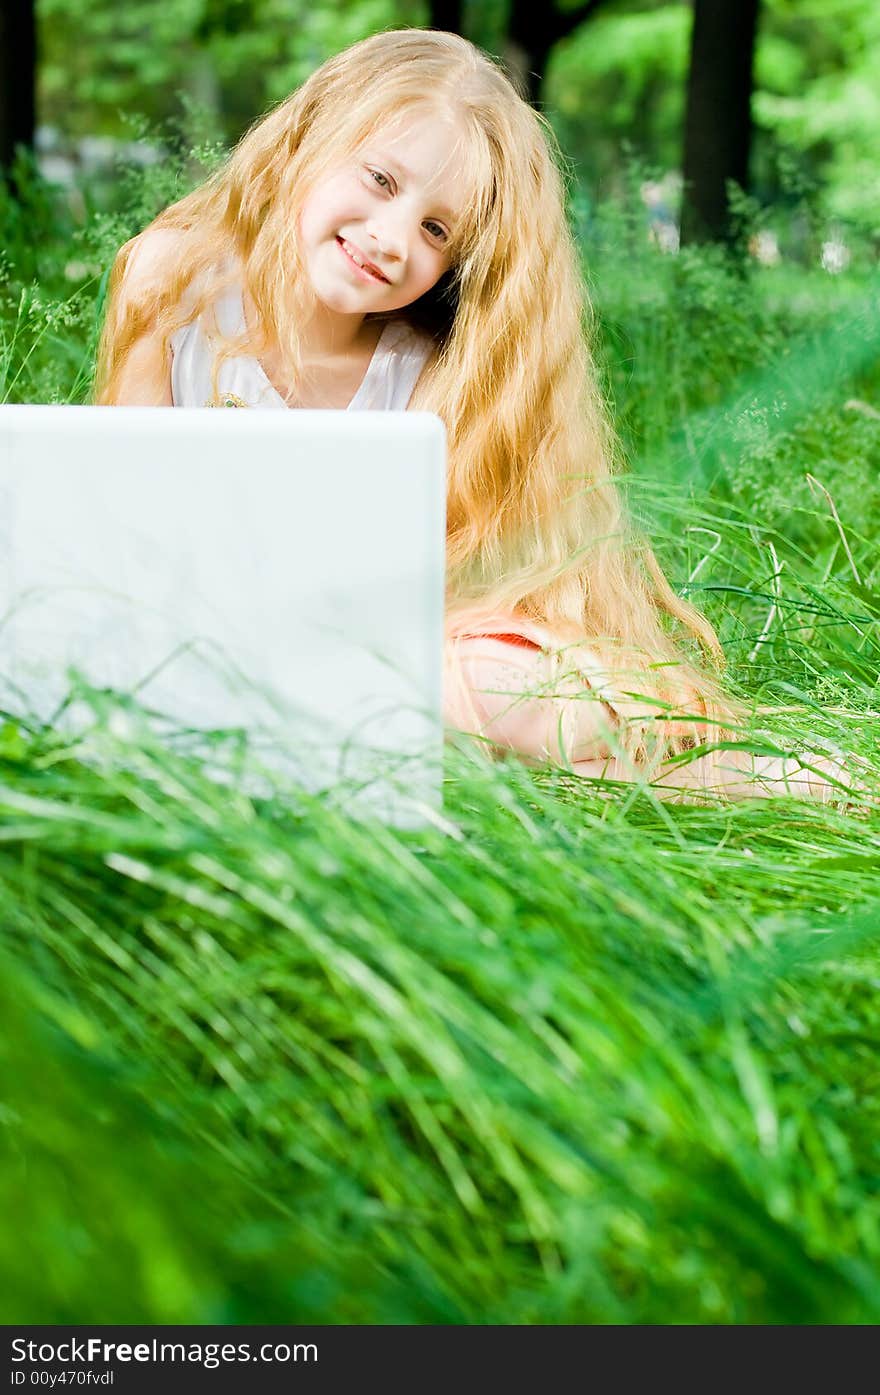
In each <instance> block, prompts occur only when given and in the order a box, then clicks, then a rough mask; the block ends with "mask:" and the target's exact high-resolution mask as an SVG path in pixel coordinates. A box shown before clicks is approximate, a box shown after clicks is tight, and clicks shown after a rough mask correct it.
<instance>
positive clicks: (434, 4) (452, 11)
mask: <svg viewBox="0 0 880 1395" xmlns="http://www.w3.org/2000/svg"><path fill="white" fill-rule="evenodd" d="M463 24H464V0H431V3H430V4H429V5H428V28H429V29H445V30H446V32H447V33H449V34H463V33H464V29H463V27H462V26H463Z"/></svg>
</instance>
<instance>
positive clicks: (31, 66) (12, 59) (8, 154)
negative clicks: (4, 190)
mask: <svg viewBox="0 0 880 1395" xmlns="http://www.w3.org/2000/svg"><path fill="white" fill-rule="evenodd" d="M36 69H37V46H36V15H35V12H34V0H0V167H3V168H4V169H7V170H8V169H10V168H11V166H12V161H13V159H14V157H15V149H16V146H19V145H24V146H27V147H31V146H33V143H34V125H35V121H36V116H35V88H36Z"/></svg>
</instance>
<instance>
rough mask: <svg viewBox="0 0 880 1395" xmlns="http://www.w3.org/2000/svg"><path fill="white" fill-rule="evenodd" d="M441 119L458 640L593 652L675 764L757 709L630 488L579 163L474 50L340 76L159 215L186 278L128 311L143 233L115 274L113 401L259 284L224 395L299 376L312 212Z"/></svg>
mask: <svg viewBox="0 0 880 1395" xmlns="http://www.w3.org/2000/svg"><path fill="white" fill-rule="evenodd" d="M426 108H428V109H430V110H431V111H433V112H434V113H436V114H437V115H438V116H439V117H442V118H443V119H446V120H454V121H455V124H456V128H457V130H458V133H459V136H458V138H459V141H460V149H459V158H458V159H457V167H458V168H459V169H461V171H462V179H463V181H464V183H465V184H466V186H467V187H466V191H465V197H464V204H463V206H464V207H465V208H466V209H467V217H466V218H465V219H464V220H463V225H462V226H461V227H460V228H459V229H457V230H456V232H455V235H454V239H453V242H452V245H451V246H450V253H451V258H452V261H451V267H450V270H449V272H448V273H447V274H446V275H445V276H444V277H443V278H442V280H441V281H440V282H439V283H438V285H437V286H435V287H434V288H433V290H432V291H430V292H429V293H428V294H427V295H426V296H424V297H422V299H421V300H420V301H417V302H416V303H415V304H413V305H412V306H410V307H408V308H407V310H406V311H405V312H398V313H402V314H403V315H404V316H405V317H406V318H408V319H410V320H411V321H412V322H413V323H414V324H416V325H417V326H419V327H420V328H421V329H423V330H426V331H427V332H428V333H430V334H431V335H432V336H433V338H434V340H435V343H436V353H435V355H434V356H433V358H432V359H431V361H430V364H429V368H428V369H427V370H426V371H425V372H424V373H423V375H422V378H421V379H420V381H419V384H418V385H417V387H416V390H415V393H414V395H413V398H412V399H411V403H410V406H411V407H413V408H418V409H421V410H425V411H431V412H436V413H437V415H438V416H439V417H440V418H441V419H442V421H443V422H444V424H445V427H446V432H447V442H448V469H449V473H448V492H447V612H448V617H449V621H448V623H449V626H450V632H451V633H452V634H455V633H459V634H460V633H461V632H462V631H463V630H464V629H467V628H473V626H474V624H475V623H476V621H477V619H478V617H479V616H480V615H481V614H482V615H484V616H490V615H495V614H498V613H502V614H503V613H516V614H518V615H520V616H522V617H523V619H524V620H527V621H531V622H533V623H537V624H538V625H540V626H546V627H547V632H548V633H552V634H553V635H554V636H556V637H557V638H558V640H559V641H560V642H562V643H570V644H573V645H576V646H577V645H583V644H585V643H589V644H590V646H591V649H592V650H593V651H594V652H595V651H596V650H597V649H599V650H600V651H601V653H602V654H603V655H604V656H605V657H606V659H607V663H608V667H609V668H610V669H612V670H614V671H616V672H617V673H618V675H619V681H620V684H622V685H623V687H624V688H625V689H628V690H629V691H632V690H633V688H634V687H635V688H636V689H637V691H639V692H640V693H643V694H645V695H646V696H647V697H648V699H649V703H653V704H654V715H655V716H656V715H659V714H660V713H661V712H662V713H664V714H665V716H664V720H663V722H662V723H661V725H662V728H663V740H662V742H661V745H662V748H663V752H664V755H665V754H675V753H677V752H680V751H683V750H685V749H688V748H689V747H692V746H694V745H696V744H700V742H701V741H702V740H704V739H705V723H706V721H707V720H708V721H709V722H710V723H714V722H717V721H722V720H725V719H727V718H732V717H734V716H735V715H736V709H735V706H734V704H733V703H732V702H730V701H729V700H728V699H727V698H726V697H725V696H724V693H723V690H722V687H721V685H720V682H719V679H718V673H719V671H720V668H721V665H722V662H723V661H722V654H721V647H720V644H719V641H718V639H717V637H716V635H715V632H714V630H713V629H712V626H711V625H710V623H709V622H708V620H707V619H706V618H705V617H704V616H703V615H702V614H701V613H700V612H699V611H698V610H696V609H695V608H694V607H693V606H692V605H690V604H689V603H688V602H687V601H685V600H683V599H682V598H681V597H679V596H678V595H676V594H675V592H674V591H673V589H672V588H671V586H670V585H669V582H668V581H667V579H666V577H665V576H664V575H663V572H662V570H661V568H660V566H659V564H658V562H657V560H656V558H655V556H654V554H653V552H652V550H651V548H650V547H649V545H648V543H647V541H646V540H645V538H644V537H642V536H641V535H639V534H638V533H637V532H636V530H635V529H634V528H633V526H632V522H631V520H630V518H629V517H628V514H627V511H626V509H625V507H624V504H623V500H622V497H621V492H620V490H619V488H618V485H617V484H616V482H615V475H616V474H617V473H618V469H619V458H618V456H619V453H618V449H617V446H616V442H615V438H614V434H613V432H612V430H611V428H610V425H609V421H608V417H607V415H606V411H605V408H604V405H603V402H602V398H601V394H600V390H599V385H598V380H597V373H596V368H595V364H594V361H593V356H592V353H591V347H590V346H591V340H592V333H593V326H592V318H591V309H590V304H589V299H588V295H587V291H586V286H585V283H584V279H583V275H582V272H581V265H580V258H579V255H578V249H577V246H576V244H575V241H574V238H573V236H572V233H571V230H570V227H569V224H568V221H567V217H566V211H565V205H566V186H567V180H568V173H567V170H566V166H565V162H564V159H563V156H562V154H561V152H560V150H559V146H558V144H557V141H556V139H555V136H554V134H553V131H552V128H551V127H550V125H549V123H548V121H547V120H546V118H545V117H544V116H543V115H541V113H539V112H537V111H535V110H534V109H533V108H532V107H531V106H529V105H528V103H527V102H525V101H524V100H523V99H522V98H521V97H520V96H519V94H518V93H517V91H516V90H515V88H514V87H513V85H512V83H511V82H510V81H509V79H508V78H507V76H506V75H505V74H504V72H503V71H502V69H501V68H500V67H499V65H498V64H497V63H496V62H495V61H493V60H492V59H491V58H490V57H488V56H487V55H485V54H484V53H482V52H481V51H480V50H478V49H477V48H475V47H474V46H473V45H472V44H471V43H469V42H468V41H467V40H465V39H463V38H461V37H459V36H458V35H456V34H449V33H443V32H437V31H433V30H422V29H404V30H395V31H390V32H386V33H380V34H376V35H374V36H372V37H371V38H368V39H365V40H363V41H362V42H360V43H356V44H354V45H353V46H352V47H350V48H348V49H346V50H345V51H344V52H343V53H340V54H338V55H337V56H336V57H334V58H331V59H329V60H328V61H327V62H325V63H323V64H322V65H321V67H320V68H318V69H317V71H316V72H314V73H313V74H312V76H311V77H310V78H309V79H308V80H307V81H306V82H305V83H304V84H303V85H302V86H301V87H300V88H298V89H297V91H295V92H294V93H293V94H292V95H291V96H290V97H288V98H287V99H286V100H285V101H283V102H282V103H281V104H280V105H278V106H277V107H275V108H274V109H273V110H272V111H270V112H269V113H268V115H266V116H265V117H264V118H263V119H262V120H260V121H258V122H257V123H256V124H255V125H254V126H252V127H251V129H250V130H249V131H248V132H247V133H246V134H245V135H244V136H243V137H242V139H241V140H240V141H239V143H238V145H237V146H236V147H235V149H234V150H233V151H232V153H231V154H230V156H229V158H228V159H227V160H226V162H225V163H224V164H223V165H222V167H221V168H219V169H218V170H217V171H216V172H215V173H214V174H213V175H212V176H211V177H210V178H209V179H208V180H207V181H206V182H205V183H204V184H203V185H202V186H201V187H199V188H198V189H196V190H195V191H194V192H193V193H191V194H189V195H188V196H187V197H185V198H183V199H181V200H180V201H179V202H178V203H175V204H173V205H172V206H171V207H170V208H168V209H166V210H165V211H164V212H163V213H161V214H160V215H159V217H158V218H156V219H155V221H154V223H153V224H151V227H152V228H156V229H168V230H176V232H177V233H178V236H177V237H176V238H173V239H171V241H170V243H169V253H168V256H167V259H166V263H165V265H166V266H167V272H166V274H164V275H163V278H161V280H160V282H159V284H158V285H157V286H156V287H155V288H153V289H151V290H150V291H149V292H144V293H143V294H142V295H140V297H138V298H136V300H135V301H134V303H130V301H129V302H128V303H127V309H126V313H125V314H122V313H121V312H120V310H119V302H120V299H121V298H120V297H119V294H118V292H119V288H120V285H121V282H122V278H123V276H124V275H125V270H126V266H127V264H128V260H129V258H130V255H131V252H132V249H133V247H134V244H135V240H134V239H133V240H132V241H131V242H129V243H126V245H125V246H124V247H123V248H122V249H121V250H120V252H119V254H118V256H117V259H116V262H115V263H114V267H113V270H112V274H111V278H110V287H109V296H108V310H107V315H106V319H105V324H104V329H103V334H102V338H101V342H100V347H99V356H98V370H97V377H96V392H95V400H96V401H97V402H99V403H107V404H112V403H113V402H114V401H115V400H116V394H117V384H118V380H119V375H120V372H121V369H122V367H123V365H124V363H125V360H126V357H127V355H128V353H129V352H130V350H131V348H132V347H133V345H134V344H135V343H136V341H137V340H138V338H139V337H140V335H141V334H142V333H143V332H144V330H145V329H146V328H147V327H150V328H153V329H157V330H158V333H159V334H160V336H161V341H162V345H163V349H164V351H165V353H166V354H167V353H168V352H169V350H168V345H169V340H170V338H171V335H172V334H173V333H174V331H175V330H176V329H178V328H180V327H182V326H183V325H184V324H187V323H189V322H191V321H192V320H194V319H195V318H196V317H197V316H199V315H202V314H205V313H208V312H210V310H211V307H212V305H213V304H214V302H215V301H216V300H217V298H218V296H219V295H220V294H221V293H222V292H223V291H224V290H225V289H227V288H228V287H229V286H231V285H232V284H233V283H234V282H238V283H239V284H240V283H241V282H242V280H243V281H244V284H245V285H246V287H247V290H248V292H249V293H250V295H251V297H252V299H253V301H254V303H255V306H256V310H257V320H258V322H257V324H256V325H254V326H252V327H250V328H249V329H247V330H246V331H245V332H244V333H243V334H241V335H239V336H237V337H236V338H226V339H224V338H223V336H222V335H220V334H219V330H217V342H218V344H219V351H218V353H217V355H216V358H215V363H214V373H215V379H214V383H215V388H216V382H217V379H216V373H217V371H218V369H219V365H220V363H221V362H222V361H223V360H224V358H228V357H230V356H232V355H234V354H240V353H249V354H253V355H255V356H257V357H259V356H260V355H261V353H263V352H264V351H266V350H267V348H268V347H270V346H273V345H274V346H276V348H278V349H280V351H281V353H282V357H283V362H284V364H285V369H286V371H287V372H288V373H289V376H290V380H291V382H293V383H295V382H296V381H297V378H298V374H299V372H300V369H301V356H300V350H299V341H298V336H297V324H298V323H301V322H302V312H303V310H304V308H306V307H307V306H308V304H309V297H310V294H311V292H310V288H309V286H308V284H307V278H306V276H305V275H304V274H303V264H302V260H301V257H300V253H299V249H298V246H297V233H296V229H297V224H298V217H299V213H300V211H301V209H302V207H303V205H304V202H305V200H306V198H307V196H308V194H309V192H310V191H311V189H312V188H313V187H314V185H315V183H316V182H317V181H319V180H320V179H321V178H322V176H323V175H324V174H325V173H326V171H327V170H328V169H330V168H332V167H333V165H334V164H335V163H336V162H337V161H343V160H345V159H346V158H350V155H351V152H352V151H353V150H354V149H355V148H357V146H358V145H359V144H360V143H362V142H364V141H366V140H368V139H369V138H370V136H371V134H372V133H373V132H374V131H375V130H376V129H377V128H378V127H379V126H380V125H384V124H385V123H387V122H388V121H390V120H392V119H395V118H398V117H401V118H403V119H405V118H406V116H407V114H409V113H410V112H413V111H420V112H421V111H424V110H425V109H426ZM214 326H215V329H216V328H217V327H216V321H214ZM658 705H659V706H658ZM676 718H680V719H676ZM693 719H696V724H695V721H694V720H693ZM655 725H656V724H655ZM646 730H647V728H646V724H645V723H635V724H634V725H633V728H632V731H631V732H630V734H629V735H628V737H627V741H626V746H627V749H628V750H629V751H630V753H631V754H632V755H634V756H636V757H639V758H644V757H645V756H646V754H647V750H648V746H649V745H650V744H651V743H650V742H648V743H647V744H646ZM654 744H655V746H656V743H654Z"/></svg>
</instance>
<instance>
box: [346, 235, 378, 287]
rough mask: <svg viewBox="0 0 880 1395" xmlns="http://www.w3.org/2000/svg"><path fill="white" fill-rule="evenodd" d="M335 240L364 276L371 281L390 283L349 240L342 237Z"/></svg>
mask: <svg viewBox="0 0 880 1395" xmlns="http://www.w3.org/2000/svg"><path fill="white" fill-rule="evenodd" d="M336 241H337V242H338V244H339V246H340V247H341V248H342V250H343V252H344V253H345V255H346V256H347V257H348V260H349V261H350V262H351V264H352V266H355V267H357V269H358V271H361V272H363V274H364V275H365V276H369V278H370V280H371V281H380V282H381V283H382V285H383V286H390V285H391V282H390V281H389V280H388V277H387V276H383V275H382V272H381V271H380V270H379V268H378V267H377V266H374V265H373V263H372V262H368V261H367V259H366V257H364V256H363V255H362V254H361V253H360V252H359V251H358V249H357V248H356V247H353V246H352V244H351V243H350V242H346V240H345V238H344V237H337V238H336Z"/></svg>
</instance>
